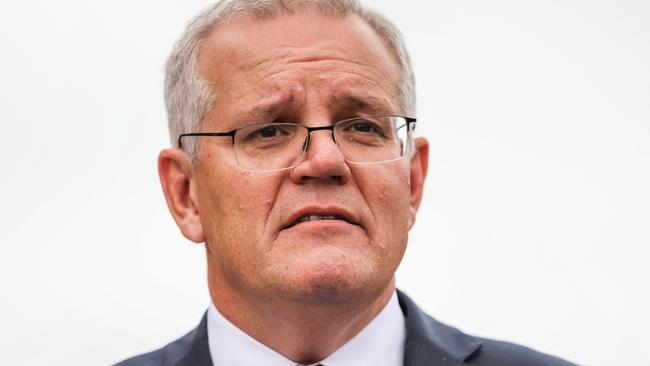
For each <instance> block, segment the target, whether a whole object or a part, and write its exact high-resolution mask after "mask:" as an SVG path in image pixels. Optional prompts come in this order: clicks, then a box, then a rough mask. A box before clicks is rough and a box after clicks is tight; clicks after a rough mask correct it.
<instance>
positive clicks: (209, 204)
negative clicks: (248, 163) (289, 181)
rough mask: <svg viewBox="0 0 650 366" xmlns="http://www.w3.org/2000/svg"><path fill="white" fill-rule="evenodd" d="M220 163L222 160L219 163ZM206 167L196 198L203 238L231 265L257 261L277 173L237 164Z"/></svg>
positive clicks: (273, 194) (273, 195)
mask: <svg viewBox="0 0 650 366" xmlns="http://www.w3.org/2000/svg"><path fill="white" fill-rule="evenodd" d="M222 166H223V164H222ZM228 168H229V169H227V170H226V169H220V170H216V169H213V170H209V171H207V172H205V174H204V176H203V177H204V178H203V179H201V181H202V182H203V184H201V185H200V190H199V196H200V197H199V202H201V203H202V207H200V217H201V223H202V225H203V228H204V232H205V233H206V241H207V243H208V245H209V246H210V248H211V249H213V252H214V253H215V254H217V253H220V257H223V258H227V259H228V261H231V262H232V264H233V265H238V266H241V265H244V263H245V262H254V263H257V262H258V261H259V258H260V256H259V255H254V252H255V251H260V250H263V249H261V247H263V245H262V243H260V239H261V238H262V237H263V233H264V231H265V228H266V225H267V223H268V218H269V212H270V209H271V208H272V206H273V202H274V198H275V194H276V192H277V186H278V185H279V183H278V179H279V178H278V177H275V176H271V175H267V176H263V175H260V174H257V173H250V172H246V171H242V170H241V169H239V167H237V166H234V167H228Z"/></svg>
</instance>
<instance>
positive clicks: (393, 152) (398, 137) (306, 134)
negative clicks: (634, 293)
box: [178, 116, 416, 171]
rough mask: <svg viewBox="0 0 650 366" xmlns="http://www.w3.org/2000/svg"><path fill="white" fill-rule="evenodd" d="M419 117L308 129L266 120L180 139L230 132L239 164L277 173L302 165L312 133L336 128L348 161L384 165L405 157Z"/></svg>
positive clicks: (373, 119)
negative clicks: (225, 130) (266, 121)
mask: <svg viewBox="0 0 650 366" xmlns="http://www.w3.org/2000/svg"><path fill="white" fill-rule="evenodd" d="M415 123H416V119H415V118H410V117H402V116H368V117H355V118H349V119H345V120H342V121H338V122H336V123H334V124H332V125H329V126H318V127H307V126H305V125H301V124H297V123H283V122H277V123H276V122H274V123H263V124H254V125H248V126H243V127H240V128H236V129H234V130H231V131H227V132H196V133H186V134H182V135H180V136H179V137H178V146H181V147H182V145H181V140H182V139H183V138H184V137H191V136H196V137H219V136H230V138H231V139H232V143H233V148H234V151H235V158H236V159H237V164H239V166H240V167H242V168H243V169H246V170H256V171H277V170H284V169H291V168H293V167H295V166H296V165H298V164H299V163H300V162H301V161H302V160H303V158H304V155H305V152H306V151H307V150H308V149H309V143H310V140H311V133H312V132H315V131H323V130H327V131H331V133H332V139H333V140H334V142H335V143H336V144H337V145H338V147H339V150H340V151H341V154H342V155H343V157H344V158H345V160H346V161H347V162H350V163H355V164H373V163H385V162H390V161H395V160H399V159H401V158H402V157H403V156H404V155H406V154H407V152H408V150H409V146H410V145H411V138H412V136H411V135H412V134H411V132H412V131H413V130H414V129H415Z"/></svg>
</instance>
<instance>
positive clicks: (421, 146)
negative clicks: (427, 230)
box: [408, 137, 429, 229]
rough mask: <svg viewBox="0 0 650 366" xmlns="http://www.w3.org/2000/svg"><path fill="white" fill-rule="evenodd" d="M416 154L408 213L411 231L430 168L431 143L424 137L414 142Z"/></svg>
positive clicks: (413, 161)
mask: <svg viewBox="0 0 650 366" xmlns="http://www.w3.org/2000/svg"><path fill="white" fill-rule="evenodd" d="M413 145H414V146H415V154H413V157H412V158H411V192H410V193H411V201H410V207H409V213H408V219H409V229H410V228H411V227H413V224H414V223H415V214H416V213H417V211H418V207H420V202H421V201H422V193H423V191H424V179H425V178H426V176H427V169H428V168H429V142H428V141H427V140H426V139H425V138H424V137H418V138H416V139H415V141H414V142H413Z"/></svg>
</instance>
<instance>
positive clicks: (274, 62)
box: [198, 8, 402, 104]
mask: <svg viewBox="0 0 650 366" xmlns="http://www.w3.org/2000/svg"><path fill="white" fill-rule="evenodd" d="M198 61H199V73H200V75H201V77H202V78H203V79H205V80H207V81H208V82H209V83H211V84H212V86H213V87H214V88H213V91H217V90H216V89H218V86H219V84H221V83H224V82H228V81H231V82H241V83H245V82H246V81H248V80H246V79H247V78H248V77H251V78H258V79H264V75H261V73H264V72H269V73H271V72H272V71H273V69H274V68H279V67H282V65H283V64H287V63H292V64H294V65H297V64H299V63H302V64H303V65H307V64H308V63H312V64H317V63H318V62H320V61H323V62H324V61H330V62H331V64H332V65H333V66H332V67H333V68H336V67H337V66H336V65H337V64H336V61H339V63H340V65H344V66H345V65H348V66H349V65H356V66H357V68H358V70H359V73H360V74H363V73H364V72H368V73H371V74H373V77H375V78H376V79H377V82H378V83H382V84H385V85H387V88H390V89H391V93H390V94H392V95H391V99H394V102H395V104H401V103H399V100H398V99H399V97H398V96H399V88H400V81H401V78H402V75H401V69H400V67H399V64H398V61H397V57H396V55H395V53H394V52H393V51H392V49H391V48H390V47H389V44H388V42H387V41H386V40H385V39H384V38H383V37H381V36H380V35H379V34H378V33H377V32H376V31H375V30H374V29H373V28H372V27H371V26H370V25H369V24H368V23H367V22H366V21H365V20H363V19H362V18H361V17H359V16H358V15H356V14H354V13H346V14H341V13H331V12H330V13H327V12H323V11H321V10H320V9H317V8H301V9H297V10H284V11H275V12H272V13H262V14H259V13H243V14H239V15H237V16H235V17H231V18H229V19H228V20H227V21H225V22H222V23H220V24H218V25H216V26H215V27H213V29H212V30H211V31H210V33H209V34H208V35H207V36H206V37H205V38H204V40H203V42H202V43H201V47H200V52H199V57H198ZM330 71H333V72H336V71H337V70H335V69H334V70H330ZM233 75H237V76H238V77H236V78H235V77H232V76H233ZM366 76H367V75H366ZM231 87H233V88H234V87H236V85H231ZM219 97H220V96H219V95H216V98H217V99H218V98H219Z"/></svg>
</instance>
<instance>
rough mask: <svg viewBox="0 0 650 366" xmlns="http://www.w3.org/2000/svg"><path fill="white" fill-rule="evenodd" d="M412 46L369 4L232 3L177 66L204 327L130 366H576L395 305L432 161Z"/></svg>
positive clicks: (163, 169)
mask: <svg viewBox="0 0 650 366" xmlns="http://www.w3.org/2000/svg"><path fill="white" fill-rule="evenodd" d="M414 90H415V89H414V81H413V74H412V72H411V68H410V64H409V58H408V54H407V52H406V49H405V48H404V45H403V42H402V40H401V36H400V34H399V31H398V30H397V29H396V28H395V27H394V26H393V25H392V24H391V23H390V22H389V21H388V20H386V19H385V18H383V17H381V16H379V15H377V14H375V13H374V12H371V11H369V10H367V9H365V8H362V7H361V6H360V5H359V4H358V3H357V2H356V1H354V0H312V1H288V0H285V1H281V0H257V1H255V0H234V1H222V2H220V3H218V4H217V5H216V6H214V7H213V8H211V9H208V10H207V11H205V12H204V13H203V14H202V15H200V16H199V17H198V18H196V19H195V20H194V21H193V22H192V23H191V24H190V25H189V27H188V29H187V31H186V33H185V34H184V36H183V37H182V38H181V40H180V41H179V43H178V44H177V46H176V48H175V49H174V51H173V53H172V55H171V57H170V59H169V62H168V69H167V82H166V101H167V107H168V112H169V123H170V131H171V135H172V140H173V141H174V143H175V144H176V146H175V147H174V148H171V149H167V150H164V151H162V152H161V153H160V157H159V173H160V179H161V183H162V186H163V190H164V193H165V197H166V199H167V204H168V206H169V209H170V211H171V213H172V215H173V217H174V219H175V221H176V223H177V224H178V226H179V228H180V229H181V231H182V233H183V234H184V235H185V236H186V237H187V238H188V239H190V240H192V241H194V242H196V243H202V242H205V248H206V255H207V263H208V266H207V267H208V287H209V291H210V296H211V299H212V306H211V307H210V308H209V309H208V311H207V313H206V315H205V316H204V317H203V320H202V321H201V323H200V324H199V326H198V327H197V328H196V329H194V330H193V331H192V332H190V333H189V334H187V335H186V336H184V337H183V338H181V339H179V340H177V341H175V342H173V343H171V344H169V345H167V346H166V347H164V348H162V349H160V350H157V351H154V352H151V353H148V354H145V355H141V356H138V357H135V358H132V359H130V360H127V361H124V362H123V363H121V364H120V365H212V364H214V365H229V366H236V365H265V366H268V365H286V366H293V365H297V364H300V365H309V364H317V363H318V364H322V365H324V366H342V365H357V366H363V365H374V366H380V365H381V366H389V365H390V366H397V365H462V364H471V365H499V366H508V365H568V363H566V362H564V361H561V360H559V359H556V358H553V357H551V356H547V355H543V354H540V353H537V352H534V351H531V350H528V349H525V348H523V347H519V346H515V345H511V344H507V343H502V342H497V341H492V340H486V339H480V338H477V337H471V336H468V335H465V334H463V333H461V332H459V331H458V330H456V329H454V328H451V327H448V326H446V325H443V324H441V323H439V322H437V321H435V320H433V319H432V318H429V317H428V316H427V315H425V314H424V313H423V312H422V311H421V310H419V309H418V308H417V307H416V305H415V304H414V303H413V302H412V301H411V300H410V299H409V298H408V297H406V296H405V295H403V294H401V293H398V292H396V289H395V279H394V273H395V270H396V268H397V266H398V264H399V262H400V260H401V258H402V256H403V254H404V250H405V248H406V243H407V236H408V231H409V229H410V228H411V226H412V225H413V223H414V221H415V215H416V211H417V209H418V206H419V204H420V201H421V198H422V190H423V183H424V178H425V176H426V173H427V159H428V157H427V156H428V145H427V141H426V140H425V139H423V138H414V137H413V130H414V129H415V119H414V118H412V117H413V116H414V109H415V108H414V104H415V97H414Z"/></svg>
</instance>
